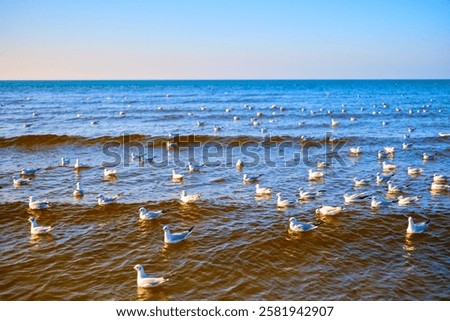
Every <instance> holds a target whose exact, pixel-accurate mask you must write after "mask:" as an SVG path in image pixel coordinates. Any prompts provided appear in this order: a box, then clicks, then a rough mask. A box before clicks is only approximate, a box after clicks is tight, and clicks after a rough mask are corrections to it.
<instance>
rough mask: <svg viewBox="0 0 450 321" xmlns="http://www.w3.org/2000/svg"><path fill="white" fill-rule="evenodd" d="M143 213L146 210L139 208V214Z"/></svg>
mask: <svg viewBox="0 0 450 321" xmlns="http://www.w3.org/2000/svg"><path fill="white" fill-rule="evenodd" d="M145 212H147V210H146V209H145V208H143V207H141V208H140V209H139V213H145Z"/></svg>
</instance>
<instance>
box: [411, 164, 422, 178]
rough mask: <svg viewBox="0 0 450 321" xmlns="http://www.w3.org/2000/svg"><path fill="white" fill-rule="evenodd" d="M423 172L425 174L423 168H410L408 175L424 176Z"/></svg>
mask: <svg viewBox="0 0 450 321" xmlns="http://www.w3.org/2000/svg"><path fill="white" fill-rule="evenodd" d="M422 172H423V168H420V167H410V166H408V175H410V176H415V175H420V174H422Z"/></svg>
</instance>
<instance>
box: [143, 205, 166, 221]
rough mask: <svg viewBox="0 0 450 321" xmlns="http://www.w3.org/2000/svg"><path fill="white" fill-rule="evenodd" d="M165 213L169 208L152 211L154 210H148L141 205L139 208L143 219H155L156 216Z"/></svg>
mask: <svg viewBox="0 0 450 321" xmlns="http://www.w3.org/2000/svg"><path fill="white" fill-rule="evenodd" d="M165 213H167V210H160V211H154V212H152V211H147V209H145V208H143V207H141V208H140V209H139V218H140V219H141V220H144V221H148V220H153V219H155V218H158V217H160V216H161V215H163V214H165Z"/></svg>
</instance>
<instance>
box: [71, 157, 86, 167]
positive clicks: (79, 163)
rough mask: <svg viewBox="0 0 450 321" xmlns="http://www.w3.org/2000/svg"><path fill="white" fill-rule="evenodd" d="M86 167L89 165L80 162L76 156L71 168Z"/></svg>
mask: <svg viewBox="0 0 450 321" xmlns="http://www.w3.org/2000/svg"><path fill="white" fill-rule="evenodd" d="M88 167H89V166H87V165H85V164H83V163H81V162H80V160H79V159H78V158H77V159H76V160H75V164H74V165H73V168H75V169H83V168H88Z"/></svg>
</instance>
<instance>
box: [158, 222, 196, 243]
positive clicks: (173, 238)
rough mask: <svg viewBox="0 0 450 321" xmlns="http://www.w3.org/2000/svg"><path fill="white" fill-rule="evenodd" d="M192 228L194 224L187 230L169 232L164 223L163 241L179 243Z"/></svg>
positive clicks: (189, 233)
mask: <svg viewBox="0 0 450 321" xmlns="http://www.w3.org/2000/svg"><path fill="white" fill-rule="evenodd" d="M193 229H194V226H192V227H191V228H189V229H188V230H186V231H183V232H179V233H171V232H170V228H169V226H168V225H166V226H164V227H163V230H164V243H167V244H173V243H179V242H181V241H183V240H185V239H186V238H187V237H188V236H189V235H191V233H192V230H193Z"/></svg>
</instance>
